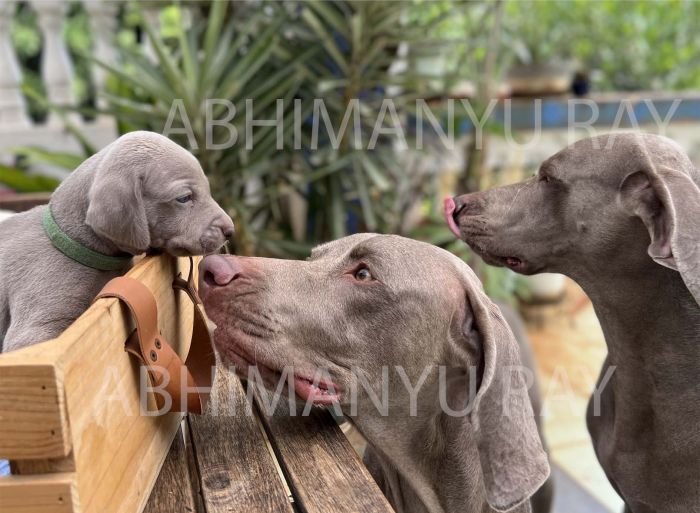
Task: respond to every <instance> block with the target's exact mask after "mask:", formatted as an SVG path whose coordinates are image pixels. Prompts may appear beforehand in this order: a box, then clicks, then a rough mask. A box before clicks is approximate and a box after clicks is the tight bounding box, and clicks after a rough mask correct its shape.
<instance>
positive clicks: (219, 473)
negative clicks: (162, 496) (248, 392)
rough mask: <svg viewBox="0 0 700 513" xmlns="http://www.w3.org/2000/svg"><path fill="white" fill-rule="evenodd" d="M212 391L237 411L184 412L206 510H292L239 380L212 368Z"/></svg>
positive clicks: (219, 512)
mask: <svg viewBox="0 0 700 513" xmlns="http://www.w3.org/2000/svg"><path fill="white" fill-rule="evenodd" d="M215 395H216V397H224V398H226V399H225V400H226V401H228V402H229V404H230V405H234V406H236V410H237V411H235V413H234V414H233V415H225V413H232V412H230V411H229V412H222V411H221V410H219V411H218V412H217V413H224V415H216V416H213V415H209V416H196V415H190V416H189V423H190V429H191V434H192V440H193V442H194V446H195V455H196V460H197V466H198V470H199V475H200V479H201V488H202V496H203V499H204V504H205V506H206V511H207V513H232V512H239V511H240V512H245V513H292V512H293V511H294V510H293V508H292V505H291V504H290V502H289V498H288V496H287V494H286V493H285V491H284V486H283V484H282V481H281V480H280V478H279V476H278V474H277V471H276V469H275V465H274V463H273V457H272V455H271V454H270V452H269V451H268V449H267V447H266V445H265V441H264V438H263V436H262V433H261V432H260V430H259V428H258V426H257V423H256V420H255V419H254V418H253V417H252V416H250V415H247V414H246V412H245V407H244V405H245V401H246V397H245V392H244V391H243V388H242V386H241V384H240V382H239V381H238V379H237V378H236V377H235V376H233V375H231V374H229V373H228V372H226V371H220V372H218V375H217V382H216V387H215ZM326 513H328V511H327V512H326Z"/></svg>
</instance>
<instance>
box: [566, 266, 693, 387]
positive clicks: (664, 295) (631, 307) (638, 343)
mask: <svg viewBox="0 0 700 513" xmlns="http://www.w3.org/2000/svg"><path fill="white" fill-rule="evenodd" d="M572 277H573V278H574V279H575V280H576V281H577V282H578V283H579V284H580V285H581V287H583V289H584V290H585V292H586V293H587V294H588V296H589V297H590V299H591V301H592V303H593V306H594V308H595V311H596V314H597V316H598V319H599V320H600V323H601V326H602V328H603V331H604V333H605V338H606V342H607V345H608V350H609V355H610V362H611V364H612V365H617V366H618V367H619V369H620V370H623V372H624V370H625V369H626V368H630V367H639V369H640V370H643V371H646V372H649V371H653V372H659V373H661V374H663V375H665V374H666V373H668V374H669V377H670V376H671V375H674V374H677V373H678V371H679V368H678V364H679V363H680V362H676V363H674V366H673V368H666V367H664V362H663V359H661V358H659V356H660V355H662V354H670V353H672V354H674V355H675V357H681V356H687V359H686V360H685V364H687V365H688V366H690V367H693V368H695V369H696V374H697V372H700V343H698V342H699V341H700V340H699V339H700V330H698V326H700V306H698V304H697V303H696V302H695V300H694V298H693V296H692V295H691V294H690V291H689V290H688V289H687V287H686V286H685V284H684V283H683V280H682V278H681V276H680V274H679V273H678V272H676V271H674V270H672V269H668V268H666V267H663V266H661V265H659V264H656V263H655V262H653V261H652V260H651V259H650V260H649V262H648V265H644V266H643V267H641V268H639V269H634V270H630V269H619V270H618V271H615V269H610V270H609V271H606V270H604V269H597V270H596V271H595V272H591V273H585V272H583V273H581V272H579V273H578V274H574V275H572ZM631 370H632V369H631ZM635 370H636V369H635Z"/></svg>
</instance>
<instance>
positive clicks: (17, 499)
mask: <svg viewBox="0 0 700 513" xmlns="http://www.w3.org/2000/svg"><path fill="white" fill-rule="evenodd" d="M75 477H76V476H75V474H52V475H48V474H47V475H40V476H8V477H3V478H2V479H0V506H1V508H0V509H2V511H3V512H7V513H73V512H74V511H80V508H79V504H78V499H77V487H76V483H75ZM30 498H31V500H29V499H30Z"/></svg>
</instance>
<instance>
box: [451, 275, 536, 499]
mask: <svg viewBox="0 0 700 513" xmlns="http://www.w3.org/2000/svg"><path fill="white" fill-rule="evenodd" d="M460 267H464V269H462V277H463V280H464V287H465V290H466V295H467V307H468V308H471V314H472V318H473V321H472V322H469V321H467V322H466V323H465V330H470V331H471V333H465V335H466V337H467V339H468V340H470V343H474V340H477V341H478V342H479V343H480V344H481V353H482V358H483V361H482V368H483V370H482V377H481V383H480V386H479V389H478V391H477V394H476V397H475V398H474V401H473V407H472V410H471V423H472V426H473V428H474V435H475V437H476V441H477V446H478V450H479V459H480V461H481V469H482V473H483V478H484V485H485V487H486V498H487V500H488V503H489V505H490V506H491V507H492V508H493V509H495V510H496V511H508V510H510V509H513V508H515V507H516V506H518V505H520V504H522V503H523V502H525V501H526V500H528V499H529V498H530V497H531V496H532V495H533V494H534V493H535V492H536V491H537V490H538V489H539V488H540V487H541V486H542V484H543V483H544V482H545V481H546V480H547V478H548V477H549V461H548V459H547V454H546V452H545V450H544V449H543V447H542V441H541V440H540V437H539V434H538V431H537V424H536V423H535V417H534V414H533V411H532V406H531V404H530V398H529V395H528V385H529V383H528V380H526V379H525V375H526V373H527V372H531V371H529V370H528V369H524V368H523V367H522V364H521V362H520V350H519V347H518V343H517V341H516V340H515V337H514V336H513V332H512V331H511V329H510V328H509V327H508V324H507V323H506V320H505V319H504V317H503V314H502V313H501V310H500V309H499V308H498V306H496V305H495V304H494V303H493V302H492V301H491V300H490V299H489V298H488V297H487V296H486V294H485V293H484V291H483V288H482V286H481V283H480V282H479V280H478V278H477V277H476V276H475V275H474V273H473V272H472V271H471V269H469V268H468V267H467V266H466V264H463V265H462V266H460ZM467 318H469V312H467ZM474 331H476V332H477V333H478V336H477V334H476V333H474Z"/></svg>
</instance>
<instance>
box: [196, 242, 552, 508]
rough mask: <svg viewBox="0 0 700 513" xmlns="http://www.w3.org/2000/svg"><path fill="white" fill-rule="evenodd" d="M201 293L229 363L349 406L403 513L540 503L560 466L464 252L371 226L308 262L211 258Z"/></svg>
mask: <svg viewBox="0 0 700 513" xmlns="http://www.w3.org/2000/svg"><path fill="white" fill-rule="evenodd" d="M199 290H200V294H201V296H202V299H203V301H204V305H205V308H206V311H207V314H208V315H209V317H210V318H211V320H212V321H213V322H214V323H215V324H216V325H217V328H216V331H215V340H216V344H217V347H218V350H219V353H220V356H221V357H222V360H223V362H224V363H228V364H233V365H235V366H236V369H237V372H239V373H240V374H242V375H243V376H247V373H248V371H249V370H250V367H251V366H256V367H255V368H256V369H258V371H259V372H260V375H261V376H262V377H263V378H264V380H265V383H266V385H267V386H268V387H270V388H271V389H272V390H275V389H276V386H277V384H278V381H279V380H280V378H281V376H284V375H285V373H287V374H286V381H287V384H288V385H289V386H290V387H292V388H293V392H295V393H296V395H297V396H298V397H299V398H301V399H302V400H304V401H307V402H309V403H314V404H316V405H321V406H323V405H326V406H328V405H330V404H339V405H340V406H341V407H342V410H343V413H345V415H346V416H347V417H348V418H349V420H350V421H351V422H352V423H353V424H354V425H355V426H356V427H357V428H358V430H359V431H360V432H361V433H362V434H363V435H364V436H365V438H366V439H367V440H368V443H369V448H368V451H367V455H366V462H367V463H368V467H369V468H370V470H371V471H372V473H373V475H374V477H375V479H376V480H377V482H378V483H379V485H380V486H381V487H382V488H383V491H384V493H385V494H386V496H387V498H388V499H389V501H390V503H391V504H392V506H393V507H394V508H395V509H396V511H397V512H399V513H425V512H430V513H456V512H470V513H477V512H478V513H486V512H492V511H516V512H519V513H520V512H526V511H530V505H529V501H528V498H530V497H531V496H532V495H533V494H534V493H535V492H536V491H537V490H538V489H539V488H540V487H541V486H542V485H543V483H545V481H546V480H547V477H548V475H549V464H548V461H547V455H546V453H545V451H544V449H543V446H542V444H541V442H540V438H539V435H538V432H537V426H536V423H535V419H534V418H533V410H532V408H531V406H530V401H529V398H528V390H527V388H528V387H527V385H528V383H526V376H524V375H523V374H522V372H521V370H522V369H521V368H520V367H518V366H520V356H519V348H518V343H517V342H516V340H515V339H514V337H513V333H512V332H511V330H510V329H509V327H508V324H507V323H506V321H505V319H504V317H503V315H502V314H501V311H500V310H499V308H498V307H497V306H496V305H495V304H494V303H492V302H491V301H490V300H489V299H488V298H487V297H486V295H485V294H484V292H483V289H482V286H481V283H480V282H479V281H478V279H477V278H476V276H475V275H474V273H473V272H472V270H471V269H470V268H469V267H468V266H467V265H466V264H465V263H464V262H462V261H461V260H460V259H458V258H457V257H455V256H454V255H452V254H450V253H448V252H447V251H444V250H442V249H440V248H437V247H435V246H431V245H429V244H425V243H421V242H416V241H412V240H409V239H404V238H401V237H398V236H392V235H376V234H360V235H353V236H350V237H345V238H343V239H339V240H337V241H335V242H331V243H328V244H325V245H323V246H320V247H318V248H316V249H315V250H314V251H313V252H312V254H311V257H310V259H309V260H308V261H305V262H303V261H288V260H274V259H266V258H240V257H233V256H222V255H212V256H209V257H207V258H205V259H204V260H203V261H202V263H201V264H200V289H199ZM321 370H323V373H322V374H321V378H319V372H320V371H321ZM383 372H386V375H383ZM360 380H361V381H362V382H363V383H366V384H367V387H368V388H370V389H371V390H373V393H375V394H376V396H378V397H379V398H384V399H385V400H386V401H387V402H386V403H385V405H386V407H387V410H385V411H384V412H383V413H381V412H380V408H378V407H377V406H376V405H375V404H374V403H373V401H372V400H371V397H370V394H369V393H368V392H367V390H366V389H365V388H364V387H358V386H355V385H357V383H358V382H359V381H360ZM470 384H471V385H473V386H472V388H471V390H472V391H474V392H475V393H474V394H470V393H469V391H470ZM413 388H416V389H418V391H417V393H416V394H415V396H414V401H411V396H410V394H409V389H413ZM471 399H473V400H471ZM412 405H413V407H412ZM467 405H470V406H471V408H472V409H471V411H466V410H467V409H466V407H467ZM452 410H460V411H459V412H456V411H452ZM540 511H544V510H540Z"/></svg>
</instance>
